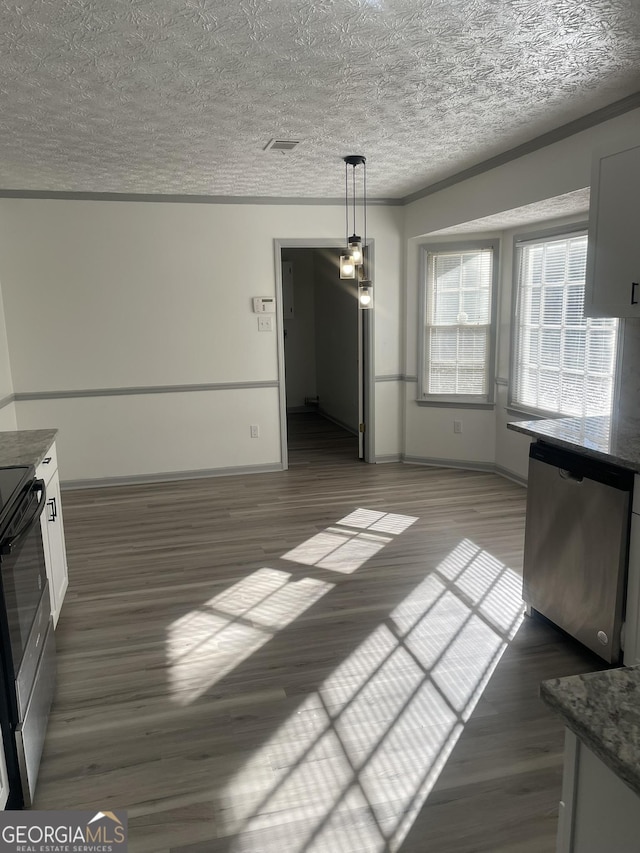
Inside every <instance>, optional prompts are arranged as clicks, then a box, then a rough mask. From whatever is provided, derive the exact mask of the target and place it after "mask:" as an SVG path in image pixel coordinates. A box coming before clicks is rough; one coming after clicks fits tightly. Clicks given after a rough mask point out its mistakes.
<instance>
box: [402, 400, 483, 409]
mask: <svg viewBox="0 0 640 853" xmlns="http://www.w3.org/2000/svg"><path fill="white" fill-rule="evenodd" d="M416 403H417V405H418V406H426V407H427V408H431V409H433V408H436V409H486V410H489V411H491V410H493V409H495V407H496V404H495V403H491V402H488V401H487V400H482V402H475V401H474V400H469V399H464V398H463V399H461V400H455V399H454V400H452V399H448V400H416Z"/></svg>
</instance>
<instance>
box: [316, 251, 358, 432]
mask: <svg viewBox="0 0 640 853" xmlns="http://www.w3.org/2000/svg"><path fill="white" fill-rule="evenodd" d="M314 254H315V264H314V267H315V318H316V334H315V338H316V378H317V388H318V396H319V398H320V410H321V411H322V412H323V414H325V415H327V416H328V417H330V418H333V420H335V421H337V422H338V423H340V424H342V425H344V426H345V427H347V428H348V429H350V430H352V431H354V432H357V430H358V302H357V296H356V286H355V282H352V281H341V280H340V278H339V275H338V268H339V267H338V264H339V256H340V250H339V249H331V250H329V249H316V250H315V252H314Z"/></svg>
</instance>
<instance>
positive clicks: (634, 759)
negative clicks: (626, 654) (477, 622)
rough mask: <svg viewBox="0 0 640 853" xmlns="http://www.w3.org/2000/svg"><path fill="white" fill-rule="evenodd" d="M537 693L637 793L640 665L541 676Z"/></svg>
mask: <svg viewBox="0 0 640 853" xmlns="http://www.w3.org/2000/svg"><path fill="white" fill-rule="evenodd" d="M540 697H541V698H542V700H543V701H544V702H545V703H546V704H547V705H548V706H549V707H550V708H551V709H553V710H554V711H555V712H556V713H557V714H558V715H559V716H560V717H562V719H563V721H564V723H565V725H566V726H567V727H568V728H569V729H571V731H572V732H573V733H574V734H575V735H576V736H577V737H578V738H580V740H581V741H582V742H583V743H584V744H585V745H586V746H588V747H589V749H591V750H592V752H594V753H595V754H596V755H597V756H598V758H600V759H601V760H602V761H603V762H604V763H605V764H606V765H607V767H609V769H610V770H612V771H613V772H614V773H615V774H616V775H617V776H619V777H620V779H622V780H623V781H624V782H626V784H627V785H628V786H629V787H630V788H631V789H632V791H634V792H635V793H636V794H638V795H640V666H631V667H622V668H620V669H609V670H606V671H604V672H588V673H586V674H584V675H570V676H568V677H567V678H554V679H552V680H550V681H543V682H542V684H541V685H540Z"/></svg>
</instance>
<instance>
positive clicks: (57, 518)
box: [36, 444, 69, 628]
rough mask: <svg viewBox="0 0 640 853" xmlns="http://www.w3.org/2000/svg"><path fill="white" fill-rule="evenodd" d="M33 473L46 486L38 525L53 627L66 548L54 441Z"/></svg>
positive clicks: (63, 587) (60, 599) (66, 580)
mask: <svg viewBox="0 0 640 853" xmlns="http://www.w3.org/2000/svg"><path fill="white" fill-rule="evenodd" d="M36 477H38V478H40V479H42V480H44V482H45V485H46V488H47V503H46V506H45V508H44V512H43V513H42V515H41V516H40V526H41V528H42V544H43V546H44V560H45V563H46V566H47V578H48V580H49V593H50V596H51V613H52V615H53V626H54V628H55V626H56V625H57V624H58V617H59V616H60V610H61V608H62V603H63V601H64V596H65V593H66V591H67V586H68V585H69V574H68V571H67V552H66V547H65V541H64V526H63V523H62V501H61V500H60V480H59V476H58V457H57V453H56V446H55V444H53V445H52V446H51V449H50V450H49V452H48V454H47V455H46V456H45V458H44V459H43V460H42V462H41V463H40V465H39V466H38V468H37V469H36Z"/></svg>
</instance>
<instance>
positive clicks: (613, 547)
mask: <svg viewBox="0 0 640 853" xmlns="http://www.w3.org/2000/svg"><path fill="white" fill-rule="evenodd" d="M632 488H633V473H632V472H631V471H628V470H626V469H624V468H618V467H616V466H614V465H608V464H606V463H603V462H598V461H597V460H593V459H590V458H589V457H586V456H582V455H580V454H577V453H571V452H569V451H565V450H562V449H559V448H557V447H552V446H550V445H547V444H544V443H543V442H536V443H534V444H532V445H531V449H530V451H529V483H528V490H527V517H526V527H525V541H524V569H523V598H524V600H525V603H526V604H527V605H528V606H529V607H530V608H532V609H533V610H534V611H537V612H538V613H541V614H542V615H543V616H546V617H547V619H550V620H551V621H552V622H553V623H555V624H556V625H558V626H559V627H560V628H562V629H563V630H564V631H566V632H567V633H568V634H571V636H573V637H575V638H576V639H577V640H579V641H580V642H581V643H583V644H584V645H585V646H587V647H588V648H590V649H591V650H592V651H593V652H595V653H596V654H597V655H599V656H600V657H602V658H604V659H605V660H606V661H607V662H608V663H618V662H619V660H620V655H621V637H620V634H621V629H622V622H623V616H624V596H625V585H626V567H627V554H628V548H629V524H630V511H631V510H630V498H631V490H632Z"/></svg>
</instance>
